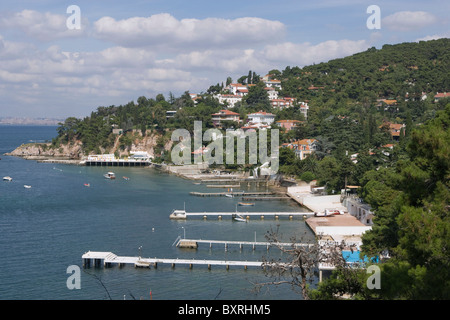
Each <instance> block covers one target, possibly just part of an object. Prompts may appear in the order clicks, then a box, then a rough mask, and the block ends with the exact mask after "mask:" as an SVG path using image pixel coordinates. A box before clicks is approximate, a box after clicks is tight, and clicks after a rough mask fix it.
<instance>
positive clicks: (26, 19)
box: [0, 10, 88, 41]
mask: <svg viewBox="0 0 450 320" xmlns="http://www.w3.org/2000/svg"><path fill="white" fill-rule="evenodd" d="M68 17H69V15H67V16H65V15H60V14H53V13H50V12H46V13H41V12H38V11H34V10H22V11H20V12H16V13H12V14H4V15H3V16H1V17H0V29H3V30H8V29H11V30H16V31H17V30H20V31H22V32H23V33H25V34H26V35H28V36H30V37H32V38H34V39H37V40H40V41H52V40H55V39H62V38H74V37H80V36H83V35H85V34H86V30H87V25H88V21H87V19H84V18H82V19H81V20H82V23H81V29H79V30H77V29H74V30H69V29H68V28H67V25H66V20H67V18H68Z"/></svg>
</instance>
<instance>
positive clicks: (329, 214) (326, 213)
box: [314, 209, 344, 217]
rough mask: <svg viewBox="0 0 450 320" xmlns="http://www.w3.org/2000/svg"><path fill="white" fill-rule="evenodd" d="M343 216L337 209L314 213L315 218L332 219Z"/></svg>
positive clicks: (342, 212)
mask: <svg viewBox="0 0 450 320" xmlns="http://www.w3.org/2000/svg"><path fill="white" fill-rule="evenodd" d="M341 214H344V211H342V210H338V209H325V210H324V211H323V212H314V216H315V217H332V216H336V215H341Z"/></svg>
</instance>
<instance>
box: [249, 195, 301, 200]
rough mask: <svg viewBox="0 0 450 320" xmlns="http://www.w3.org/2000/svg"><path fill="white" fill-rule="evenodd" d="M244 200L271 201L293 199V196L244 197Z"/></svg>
mask: <svg viewBox="0 0 450 320" xmlns="http://www.w3.org/2000/svg"><path fill="white" fill-rule="evenodd" d="M242 200H251V201H271V200H292V198H291V197H277V196H274V197H271V196H269V197H242Z"/></svg>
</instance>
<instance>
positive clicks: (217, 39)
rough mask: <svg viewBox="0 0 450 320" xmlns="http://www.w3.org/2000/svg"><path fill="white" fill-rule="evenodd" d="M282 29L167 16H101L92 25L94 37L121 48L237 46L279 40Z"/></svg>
mask: <svg viewBox="0 0 450 320" xmlns="http://www.w3.org/2000/svg"><path fill="white" fill-rule="evenodd" d="M284 32H285V26H284V25H283V24H282V23H281V22H279V21H271V20H266V19H261V18H252V17H245V18H238V19H234V20H227V19H219V18H207V19H203V20H198V19H182V20H177V19H176V18H174V17H173V16H171V15H170V14H168V13H161V14H155V15H152V16H150V17H147V18H143V17H133V18H129V19H124V20H119V21H117V20H115V19H113V18H111V17H103V18H101V19H99V20H97V21H96V22H94V34H95V35H96V36H97V37H99V38H101V39H104V40H108V41H111V42H113V43H116V44H119V45H121V46H129V47H140V46H156V47H163V48H165V49H167V48H186V46H188V47H189V48H191V49H192V48H196V47H197V48H198V47H202V48H204V47H209V48H210V47H217V46H221V47H225V46H227V47H239V46H242V45H243V44H245V45H254V44H259V43H268V42H269V41H272V39H273V38H274V37H277V38H279V37H282V36H283V35H284Z"/></svg>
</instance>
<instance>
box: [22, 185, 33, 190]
mask: <svg viewBox="0 0 450 320" xmlns="http://www.w3.org/2000/svg"><path fill="white" fill-rule="evenodd" d="M23 187H24V188H25V189H30V188H31V186H29V185H27V184H25V185H24V186H23Z"/></svg>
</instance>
